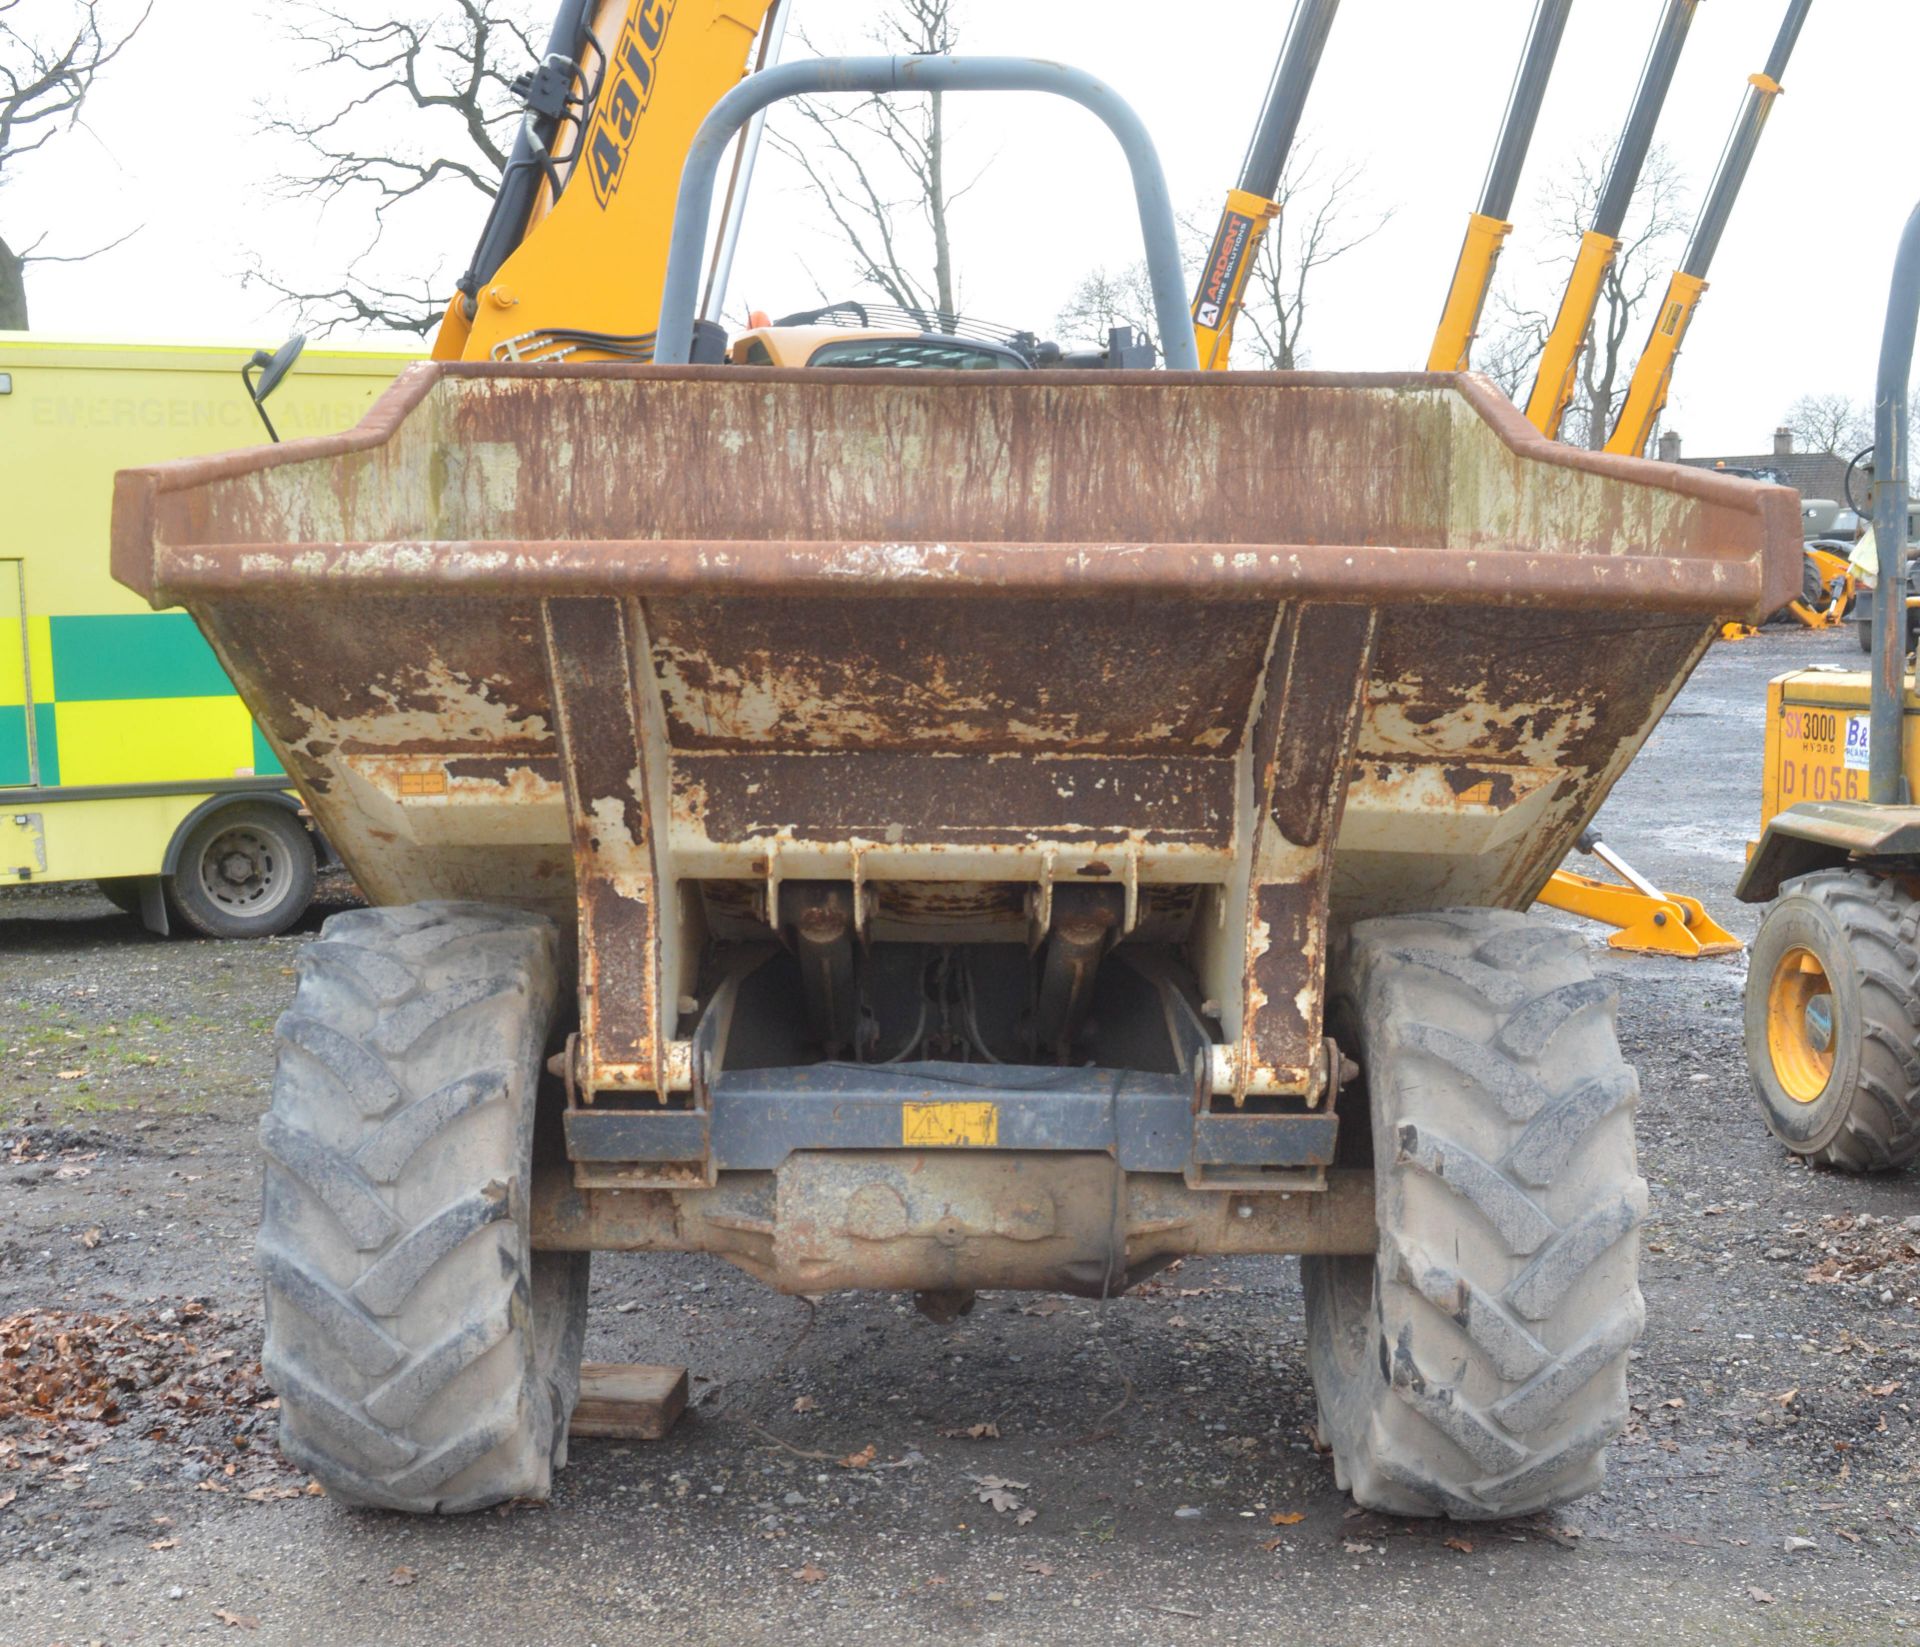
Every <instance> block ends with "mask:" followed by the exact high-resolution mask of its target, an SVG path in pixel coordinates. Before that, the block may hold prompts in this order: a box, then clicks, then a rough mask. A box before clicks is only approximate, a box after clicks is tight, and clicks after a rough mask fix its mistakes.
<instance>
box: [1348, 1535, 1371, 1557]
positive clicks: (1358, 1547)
mask: <svg viewBox="0 0 1920 1647" xmlns="http://www.w3.org/2000/svg"><path fill="white" fill-rule="evenodd" d="M1343 1543H1344V1546H1345V1549H1346V1552H1347V1554H1348V1555H1372V1554H1373V1546H1372V1545H1371V1544H1362V1543H1360V1542H1359V1541H1358V1540H1357V1539H1352V1538H1349V1539H1346V1540H1344V1541H1343Z"/></svg>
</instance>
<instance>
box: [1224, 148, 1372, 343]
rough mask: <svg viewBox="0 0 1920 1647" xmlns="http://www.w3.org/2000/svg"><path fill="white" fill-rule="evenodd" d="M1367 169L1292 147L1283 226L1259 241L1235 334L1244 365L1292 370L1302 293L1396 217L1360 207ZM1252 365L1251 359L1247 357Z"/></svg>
mask: <svg viewBox="0 0 1920 1647" xmlns="http://www.w3.org/2000/svg"><path fill="white" fill-rule="evenodd" d="M1364 170H1365V168H1364V167H1363V166H1362V164H1361V163H1360V162H1359V161H1357V160H1350V161H1346V162H1344V163H1342V164H1340V165H1337V166H1336V165H1331V164H1329V163H1328V161H1327V160H1326V157H1325V156H1324V154H1322V152H1321V151H1320V150H1318V149H1311V148H1301V147H1299V146H1297V145H1296V146H1295V148H1294V151H1293V153H1292V154H1290V155H1289V156H1288V157H1287V167H1286V171H1285V173H1284V175H1283V176H1282V177H1281V179H1280V194H1279V201H1280V221H1279V222H1278V223H1277V224H1276V225H1274V227H1273V228H1272V229H1269V230H1268V231H1267V234H1266V236H1265V238H1264V239H1262V240H1261V242H1260V253H1259V256H1258V257H1256V258H1255V259H1254V264H1253V272H1252V274H1250V275H1249V276H1248V277H1247V295H1246V302H1245V305H1244V307H1243V308H1242V309H1241V311H1240V319H1239V320H1238V321H1237V322H1236V323H1235V325H1234V329H1233V340H1234V347H1235V352H1236V354H1237V355H1238V356H1239V358H1240V361H1241V364H1242V365H1247V364H1257V365H1259V366H1263V367H1265V368H1267V369H1268V370H1270V371H1280V372H1286V371H1292V370H1293V369H1294V368H1295V367H1298V366H1304V365H1305V364H1306V363H1307V356H1306V351H1305V349H1304V347H1303V346H1302V341H1301V340H1302V337H1303V335H1304V332H1305V329H1306V322H1307V287H1308V285H1309V283H1310V282H1311V281H1312V280H1313V278H1314V275H1315V273H1316V272H1317V271H1319V270H1321V269H1324V268H1326V267H1327V265H1328V264H1330V263H1336V262H1338V261H1339V260H1340V259H1341V258H1343V257H1345V256H1346V255H1347V253H1348V252H1350V251H1352V250H1354V248H1355V247H1357V246H1363V245H1365V244H1366V243H1367V242H1368V241H1369V240H1371V239H1372V238H1373V237H1374V236H1375V235H1377V234H1378V233H1379V232H1380V231H1381V230H1382V229H1384V228H1385V227H1386V226H1387V224H1388V222H1389V221H1391V219H1392V217H1393V208H1392V207H1388V208H1387V209H1386V210H1384V211H1369V210H1365V209H1364V208H1362V207H1361V206H1360V205H1359V203H1358V199H1357V196H1358V185H1359V182H1360V177H1361V174H1362V172H1363V171H1364ZM1249 355H1251V356H1252V360H1251V361H1249V360H1248V356H1249Z"/></svg>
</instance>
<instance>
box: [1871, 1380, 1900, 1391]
mask: <svg viewBox="0 0 1920 1647" xmlns="http://www.w3.org/2000/svg"><path fill="white" fill-rule="evenodd" d="M1899 1388H1900V1380H1899V1379H1897V1378H1892V1379H1889V1380H1888V1381H1887V1382H1886V1383H1884V1384H1869V1385H1867V1387H1866V1390H1867V1394H1868V1395H1892V1394H1894V1393H1895V1392H1896V1391H1897V1390H1898V1389H1899Z"/></svg>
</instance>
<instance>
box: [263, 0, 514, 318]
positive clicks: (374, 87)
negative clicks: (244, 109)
mask: <svg viewBox="0 0 1920 1647" xmlns="http://www.w3.org/2000/svg"><path fill="white" fill-rule="evenodd" d="M533 10H534V8H533V6H532V5H531V4H530V3H529V0H446V3H445V4H444V5H441V6H439V7H436V8H434V9H431V10H429V11H427V12H426V14H425V15H424V17H422V16H414V17H407V16H395V15H393V8H392V7H391V6H390V5H385V6H383V5H379V4H377V3H375V0H299V3H298V4H296V5H294V6H293V7H292V8H291V14H290V18H289V21H288V23H287V25H286V30H287V34H288V36H289V38H290V39H292V40H293V41H294V42H295V44H296V45H297V46H299V47H300V48H301V49H302V50H303V52H304V54H305V57H306V63H305V65H304V67H303V69H302V70H301V72H300V73H299V74H298V75H296V76H295V77H293V79H292V81H291V84H292V86H293V88H294V94H293V97H292V98H291V99H286V98H276V99H275V100H274V101H273V102H272V103H264V102H263V103H262V104H261V106H260V111H259V124H260V128H261V130H262V131H263V132H265V133H268V134H272V135H276V136H280V137H285V138H291V139H293V140H294V141H295V142H296V143H298V144H299V145H300V146H301V147H302V148H303V149H304V150H305V151H306V153H307V154H308V156H310V163H309V164H307V165H305V166H304V167H302V168H301V169H300V170H298V171H294V172H289V173H288V174H286V175H285V176H283V177H282V178H281V179H280V180H279V190H280V192H281V193H282V194H283V195H285V196H287V197H289V198H296V199H303V200H311V201H313V202H314V203H315V204H317V205H318V206H319V207H320V208H321V210H322V211H325V212H329V213H332V214H334V216H335V218H336V222H337V220H338V218H339V217H340V216H341V215H342V214H345V215H346V216H347V218H348V221H349V223H351V224H355V225H357V231H358V232H354V230H353V229H351V228H349V229H345V230H344V231H343V230H342V229H341V228H338V227H336V229H335V231H334V232H333V234H332V235H331V236H330V239H331V240H332V241H333V242H335V243H338V244H343V245H349V246H357V247H358V248H359V250H358V251H357V252H356V253H355V255H353V256H352V257H351V258H349V259H348V261H347V262H346V263H345V264H343V265H341V266H339V267H335V268H329V269H326V270H324V271H321V272H319V273H317V274H316V275H314V276H313V277H311V278H306V279H302V278H300V277H297V276H292V275H288V274H286V273H284V272H272V271H269V270H267V269H265V268H260V267H257V268H256V269H255V270H254V274H253V278H257V279H259V280H260V281H262V282H263V283H264V284H265V285H267V286H268V287H270V288H271V289H272V290H274V291H276V292H279V293H280V294H281V295H282V296H284V297H286V298H287V299H288V300H289V301H291V302H292V303H293V304H294V305H295V306H296V307H297V309H298V311H299V314H300V318H301V320H302V322H303V323H305V324H307V325H309V326H313V327H316V328H318V329H320V330H322V331H326V330H329V329H331V328H333V327H337V326H343V325H358V326H378V327H383V328H386V329H388V330H391V331H402V332H415V333H419V334H421V335H424V334H425V333H427V332H429V331H431V330H432V329H433V327H434V326H435V325H436V324H437V323H438V322H439V319H440V316H441V313H442V311H443V310H444V308H445V305H446V296H447V294H446V290H445V287H446V284H447V282H446V281H445V280H444V278H443V275H444V261H443V259H442V258H440V257H436V258H435V259H434V261H433V265H432V266H431V267H429V268H425V269H421V268H410V269H403V270H401V271H399V272H395V271H394V270H393V269H392V267H391V264H390V260H383V259H382V258H381V257H380V256H379V255H378V253H379V248H380V247H381V243H382V241H383V238H384V237H386V236H387V234H388V232H389V231H390V230H394V229H396V228H397V227H399V226H400V225H401V223H402V220H403V219H404V220H406V221H408V222H424V221H430V220H432V218H433V217H434V216H436V215H437V214H436V213H435V207H436V205H437V204H438V202H439V201H440V200H441V199H442V198H443V197H444V196H445V194H446V193H447V191H449V190H451V191H453V192H454V193H455V194H456V195H457V194H459V193H460V192H462V191H466V192H469V193H470V194H472V195H477V196H479V197H480V198H481V199H482V200H491V199H492V198H493V196H494V194H495V193H496V192H497V191H498V189H499V185H500V175H501V173H502V172H503V171H504V170H505V169H506V164H507V157H508V153H509V151H510V149H511V148H512V144H513V129H514V127H515V125H516V124H517V122H518V120H519V118H520V114H521V105H520V102H519V100H518V99H517V98H516V97H515V96H514V94H513V92H512V89H511V87H512V82H513V80H514V78H515V77H516V76H517V75H519V74H521V73H523V72H525V71H526V70H528V69H530V68H532V67H533V66H534V65H535V63H536V62H537V61H538V56H539V52H538V48H537V46H536V43H535V39H534V34H533V28H534V22H533V16H532V12H533ZM289 105H290V106H289ZM477 221H478V219H477V217H476V222H477ZM460 250H461V251H462V252H464V250H465V248H464V247H462V248H460ZM402 255H404V254H402Z"/></svg>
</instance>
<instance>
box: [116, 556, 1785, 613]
mask: <svg viewBox="0 0 1920 1647" xmlns="http://www.w3.org/2000/svg"><path fill="white" fill-rule="evenodd" d="M155 572H156V574H157V576H156V578H155V591H154V600H155V602H156V604H170V603H175V602H180V601H184V600H189V599H191V598H193V597H196V596H206V595H213V594H221V595H265V594H270V593H276V592H278V591H279V590H281V589H284V588H286V587H289V586H295V587H312V586H314V585H318V584H327V585H331V586H332V587H334V588H336V589H338V588H341V587H342V586H350V587H351V588H352V589H353V590H354V592H356V593H366V594H393V595H402V594H407V595H411V594H444V593H446V592H448V591H449V590H450V589H459V590H462V591H465V592H470V593H485V594H512V595H521V596H527V597H541V596H567V595H587V594H593V595H607V594H620V595H625V596H630V597H631V596H646V595H655V594H672V593H676V592H699V593H703V594H714V593H722V592H731V593H739V592H743V591H752V592H756V593H769V592H779V593H797V592H802V591H812V592H815V593H819V592H824V591H827V590H836V591H844V590H846V589H847V588H848V587H849V586H850V585H858V586H859V588H860V591H861V593H863V594H868V595H872V594H903V595H904V594H926V593H930V592H932V591H935V590H938V591H939V592H940V593H942V594H956V595H958V594H991V595H999V594H1007V593H1018V592H1021V591H1027V592H1030V593H1033V594H1035V595H1046V594H1058V593H1059V592H1060V591H1061V590H1063V589H1072V588H1075V587H1076V586H1084V587H1085V588H1086V589H1087V590H1088V591H1089V592H1090V593H1099V594H1105V595H1111V594H1114V593H1117V592H1119V591H1122V590H1135V591H1140V592H1147V593H1164V594H1167V595H1179V596H1184V597H1186V598H1188V599H1192V598H1195V597H1209V596H1211V597H1218V598H1223V599H1288V598H1293V599H1298V598H1301V597H1306V596H1311V597H1313V598H1315V599H1320V600H1329V601H1335V602H1344V603H1350V604H1362V603H1368V602H1374V601H1382V600H1385V601H1391V602H1393V603H1394V604H1407V603H1419V602H1439V601H1445V602H1449V603H1453V604H1466V605H1475V606H1530V607H1554V606H1582V605H1587V604H1589V603H1601V602H1605V603H1615V602H1622V603H1630V604H1631V605H1632V606H1633V607H1634V608H1635V609H1636V610H1638V611H1642V612H1648V611H1657V612H1674V613H1688V614H1697V615H1699V616H1701V617H1715V618H1729V617H1734V616H1739V615H1748V614H1758V612H1759V603H1760V601H1761V598H1762V595H1763V592H1764V591H1763V582H1764V577H1763V569H1762V567H1761V566H1760V565H1759V564H1757V563H1756V562H1754V561H1752V560H1746V559H1740V560H1725V561H1717V560H1705V559H1699V558H1690V559H1677V558H1671V557H1667V556H1660V555H1606V554H1600V555H1593V554H1576V553H1551V554H1539V553H1531V552H1527V551H1524V550H1518V549H1434V548H1397V547H1393V546H1391V545H1384V544H1370V545H1365V546H1360V547H1355V546H1350V545H1329V544H1261V545H1249V544H1244V543H1198V544H1192V543H1188V544H1164V543H1084V544H1059V543H889V542H878V541H874V542H859V541H844V542H820V541H807V540H796V539H787V540H776V541H757V540H756V541H752V542H746V541H739V540H715V541H701V540H695V539H609V540H603V541H585V540H566V539H547V540H515V541H512V542H500V543H486V542H391V543H306V544H268V543H235V544H224V545H220V546H218V547H207V548H185V547H175V546H164V545H163V546H161V547H160V548H159V549H158V550H157V551H156V554H155Z"/></svg>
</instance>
